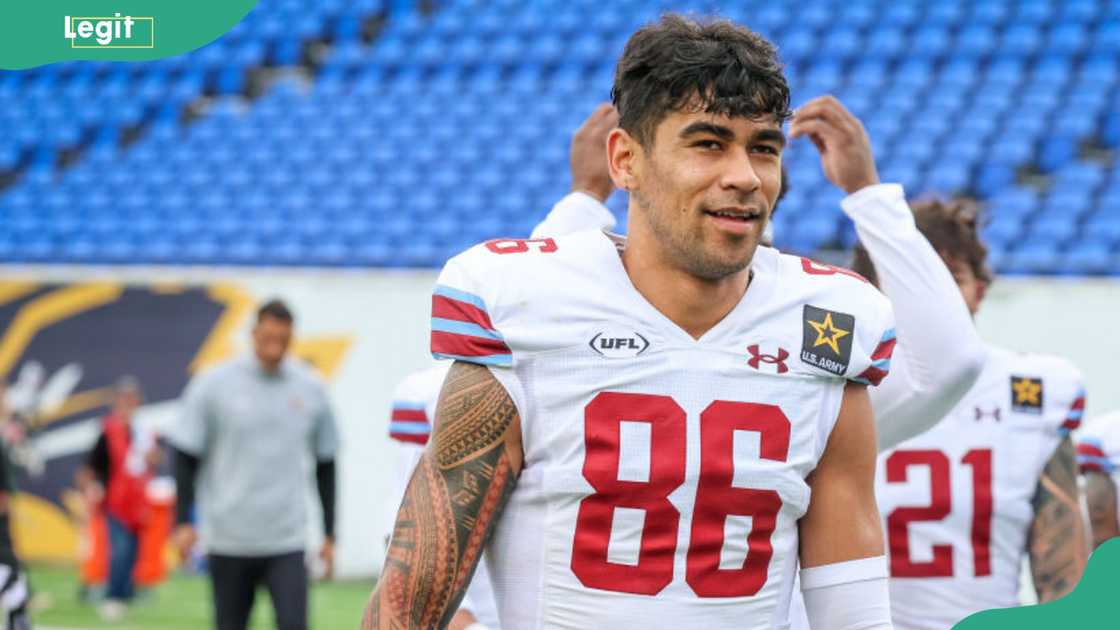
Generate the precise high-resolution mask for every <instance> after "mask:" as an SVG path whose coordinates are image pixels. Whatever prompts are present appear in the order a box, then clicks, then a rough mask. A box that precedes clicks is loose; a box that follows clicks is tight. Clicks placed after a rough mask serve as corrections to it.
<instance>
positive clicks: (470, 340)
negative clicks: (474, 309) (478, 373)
mask: <svg viewBox="0 0 1120 630" xmlns="http://www.w3.org/2000/svg"><path fill="white" fill-rule="evenodd" d="M432 352H434V353H437V354H455V355H459V356H464V357H485V356H490V355H492V354H512V353H511V352H510V349H509V346H507V345H506V344H505V342H504V341H499V340H497V339H483V338H482V337H469V336H467V335H458V334H455V333H449V332H443V331H439V330H433V331H432Z"/></svg>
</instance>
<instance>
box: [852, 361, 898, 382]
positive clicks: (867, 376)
mask: <svg viewBox="0 0 1120 630" xmlns="http://www.w3.org/2000/svg"><path fill="white" fill-rule="evenodd" d="M888 365H889V364H888ZM886 377H887V370H880V369H879V368H877V367H875V366H871V367H869V368H867V369H866V370H864V371H863V373H862V374H860V375H859V376H857V377H855V378H853V379H852V380H853V381H856V382H857V383H863V384H864V385H878V384H879V383H881V382H882V381H883V379H884V378H886Z"/></svg>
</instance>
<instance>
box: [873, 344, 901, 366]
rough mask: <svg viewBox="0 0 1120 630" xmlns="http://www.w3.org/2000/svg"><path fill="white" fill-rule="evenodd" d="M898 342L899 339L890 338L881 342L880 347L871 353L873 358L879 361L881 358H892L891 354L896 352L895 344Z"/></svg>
mask: <svg viewBox="0 0 1120 630" xmlns="http://www.w3.org/2000/svg"><path fill="white" fill-rule="evenodd" d="M897 342H898V339H888V340H887V341H884V342H883V343H881V344H879V345H878V347H876V348H875V352H872V353H871V360H872V361H878V360H879V359H889V358H891V355H892V354H894V344H895V343H897Z"/></svg>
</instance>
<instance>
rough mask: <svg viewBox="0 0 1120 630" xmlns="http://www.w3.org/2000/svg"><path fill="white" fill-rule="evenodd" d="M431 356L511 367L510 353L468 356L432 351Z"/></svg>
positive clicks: (511, 356) (511, 358)
mask: <svg viewBox="0 0 1120 630" xmlns="http://www.w3.org/2000/svg"><path fill="white" fill-rule="evenodd" d="M432 356H433V357H435V358H437V359H447V360H450V361H466V362H467V363H478V364H480V365H496V366H499V367H511V366H512V365H513V355H512V354H492V355H489V356H470V355H462V354H450V353H447V352H436V351H433V352H432Z"/></svg>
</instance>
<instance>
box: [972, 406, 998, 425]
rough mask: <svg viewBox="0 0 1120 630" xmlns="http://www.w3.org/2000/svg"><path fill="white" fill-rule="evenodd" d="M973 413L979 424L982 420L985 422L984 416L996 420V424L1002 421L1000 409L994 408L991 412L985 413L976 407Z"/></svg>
mask: <svg viewBox="0 0 1120 630" xmlns="http://www.w3.org/2000/svg"><path fill="white" fill-rule="evenodd" d="M973 411H974V412H975V414H976V421H977V422H980V421H981V420H983V419H984V416H991V417H992V418H994V419H995V421H996V422H999V421H1000V411H999V407H992V410H991V411H984V410H983V409H981V408H979V407H975V408H974V409H973Z"/></svg>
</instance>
